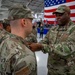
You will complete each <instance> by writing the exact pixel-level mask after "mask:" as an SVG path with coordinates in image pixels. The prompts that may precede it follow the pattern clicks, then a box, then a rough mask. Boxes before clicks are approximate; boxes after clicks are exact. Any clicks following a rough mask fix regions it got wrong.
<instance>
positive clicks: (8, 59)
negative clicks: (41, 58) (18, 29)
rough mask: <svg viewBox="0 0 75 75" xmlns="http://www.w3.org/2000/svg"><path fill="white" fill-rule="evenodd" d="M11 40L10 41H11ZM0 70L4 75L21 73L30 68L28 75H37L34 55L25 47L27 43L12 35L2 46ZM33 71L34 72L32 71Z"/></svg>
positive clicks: (0, 48) (0, 50) (0, 46)
mask: <svg viewBox="0 0 75 75" xmlns="http://www.w3.org/2000/svg"><path fill="white" fill-rule="evenodd" d="M9 40H10V41H9ZM0 61H1V63H0V68H1V71H2V72H3V73H4V74H3V75H6V73H7V74H11V73H12V74H13V75H15V72H16V73H17V72H19V70H20V69H22V68H26V67H28V69H29V70H28V71H27V74H26V75H36V74H34V72H33V71H35V66H36V64H35V63H36V61H35V56H34V53H33V52H32V51H31V50H29V49H28V48H27V47H26V46H25V41H24V40H23V39H22V38H21V37H18V36H16V35H12V34H10V35H9V37H8V38H6V39H5V40H3V41H2V43H1V45H0ZM32 70H33V71H32Z"/></svg>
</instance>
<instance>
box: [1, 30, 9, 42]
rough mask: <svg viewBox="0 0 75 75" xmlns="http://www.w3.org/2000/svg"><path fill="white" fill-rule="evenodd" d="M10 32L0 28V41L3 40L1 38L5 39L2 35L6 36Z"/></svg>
mask: <svg viewBox="0 0 75 75" xmlns="http://www.w3.org/2000/svg"><path fill="white" fill-rule="evenodd" d="M9 34H10V33H9V32H7V31H6V30H4V29H0V39H1V40H0V42H1V41H2V40H3V39H5V38H6V37H5V38H2V37H4V36H6V35H9Z"/></svg>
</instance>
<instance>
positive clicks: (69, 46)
mask: <svg viewBox="0 0 75 75" xmlns="http://www.w3.org/2000/svg"><path fill="white" fill-rule="evenodd" d="M70 31H71V33H69V35H68V38H67V39H66V40H65V41H62V42H59V43H52V41H51V39H50V31H49V32H48V34H47V35H46V37H45V38H44V40H42V41H41V42H40V43H41V44H42V45H43V46H44V48H43V50H42V51H43V52H45V53H50V52H52V51H54V52H55V53H56V54H59V55H61V56H65V57H67V56H70V55H71V54H73V53H74V52H75V31H74V30H73V29H71V30H70Z"/></svg>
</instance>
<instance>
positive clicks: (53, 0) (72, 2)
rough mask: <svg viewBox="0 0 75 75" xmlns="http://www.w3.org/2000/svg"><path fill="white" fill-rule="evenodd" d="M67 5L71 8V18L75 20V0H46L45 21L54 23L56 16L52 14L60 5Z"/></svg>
mask: <svg viewBox="0 0 75 75" xmlns="http://www.w3.org/2000/svg"><path fill="white" fill-rule="evenodd" d="M60 5H67V6H69V7H70V9H71V15H70V16H71V20H72V21H74V22H75V0H44V6H45V7H44V22H46V21H47V22H48V23H49V24H54V22H55V16H54V15H53V14H52V12H54V11H55V10H56V9H57V8H58V6H60Z"/></svg>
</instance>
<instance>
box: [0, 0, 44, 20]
mask: <svg viewBox="0 0 75 75" xmlns="http://www.w3.org/2000/svg"><path fill="white" fill-rule="evenodd" d="M14 3H21V4H23V5H26V6H28V7H29V8H30V9H31V10H32V11H33V12H34V13H41V12H43V10H44V0H0V19H3V18H5V17H7V15H8V8H9V7H10V6H12V4H14Z"/></svg>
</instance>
